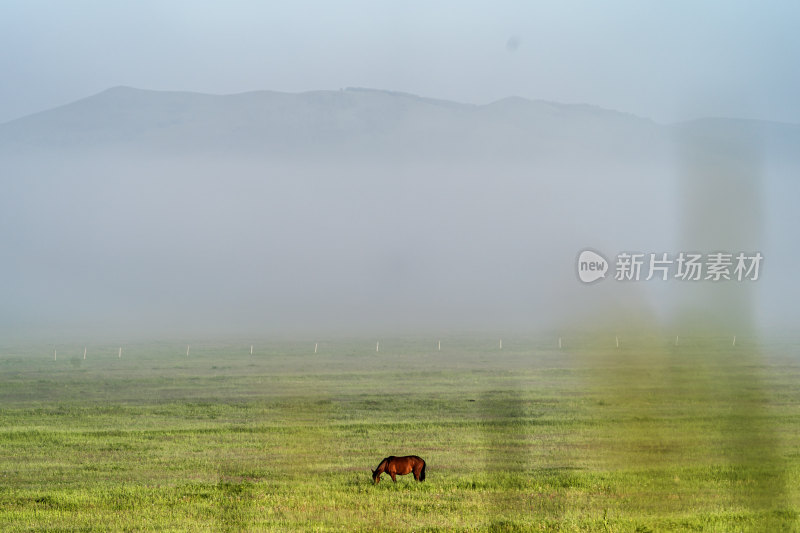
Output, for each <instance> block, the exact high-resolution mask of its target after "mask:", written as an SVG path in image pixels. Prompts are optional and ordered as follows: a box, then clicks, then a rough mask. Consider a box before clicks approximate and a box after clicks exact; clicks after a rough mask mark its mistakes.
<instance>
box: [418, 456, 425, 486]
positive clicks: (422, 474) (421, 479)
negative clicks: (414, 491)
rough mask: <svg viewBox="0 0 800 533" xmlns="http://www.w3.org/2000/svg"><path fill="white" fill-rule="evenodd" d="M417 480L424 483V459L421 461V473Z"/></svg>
mask: <svg viewBox="0 0 800 533" xmlns="http://www.w3.org/2000/svg"><path fill="white" fill-rule="evenodd" d="M419 480H420V481H425V459H423V460H422V472H420V473H419Z"/></svg>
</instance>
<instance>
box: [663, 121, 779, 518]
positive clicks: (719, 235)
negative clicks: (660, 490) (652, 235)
mask: <svg viewBox="0 0 800 533" xmlns="http://www.w3.org/2000/svg"><path fill="white" fill-rule="evenodd" d="M763 138H764V137H763V136H762V135H761V132H760V131H759V129H758V126H757V125H753V123H749V124H748V123H744V122H738V121H724V120H718V121H701V122H695V123H689V124H686V125H684V126H682V127H679V128H678V129H677V139H678V156H679V164H680V168H679V171H680V174H681V183H680V189H681V202H682V204H683V205H682V208H683V209H682V213H681V214H682V218H681V226H682V227H681V242H680V243H679V244H680V246H681V250H682V251H698V252H703V253H711V252H717V251H722V252H726V253H732V254H734V258H735V255H736V254H737V253H739V252H745V253H746V254H748V255H749V254H751V253H754V252H758V251H760V249H761V248H760V247H761V244H762V243H763V242H764V235H763V233H764V222H763V221H764V213H763V209H764V206H763V202H762V198H763V196H764V194H763V187H764V186H763V184H762V179H761V168H762V164H763V162H762V157H763V153H764V146H763ZM768 262H769V258H765V259H764V263H766V264H767V266H766V268H767V269H768V268H769V266H768ZM734 264H735V259H734ZM761 266H762V272H761V276H763V275H766V274H765V272H764V271H763V269H764V264H762V265H761ZM756 284H757V282H752V281H734V280H732V281H722V282H711V281H704V282H702V283H687V282H684V283H680V284H679V287H678V288H679V289H680V293H679V294H678V297H679V301H678V308H677V309H678V312H677V314H676V318H675V327H676V328H677V329H678V330H680V331H682V332H683V331H691V332H692V333H694V334H698V335H704V336H706V337H709V338H710V337H711V336H712V334H715V335H724V336H725V337H726V341H725V342H724V343H722V346H725V348H722V347H716V346H715V347H712V346H711V342H710V341H706V342H704V343H702V344H701V346H700V347H701V348H705V350H704V352H706V355H705V359H706V360H705V361H699V362H698V364H699V365H703V366H704V367H705V368H706V369H707V371H708V372H709V373H711V374H712V375H714V376H721V379H716V380H714V381H715V382H714V383H708V385H709V386H710V387H711V390H710V391H703V395H704V397H707V398H708V401H709V402H714V403H717V404H718V405H717V406H716V407H719V408H720V412H725V411H727V413H728V414H727V415H726V417H725V421H724V429H723V432H724V435H723V436H722V437H723V442H724V447H723V449H721V450H720V454H722V457H721V459H723V460H724V461H726V462H727V464H728V468H727V469H726V472H727V475H728V478H729V479H728V480H729V482H730V485H729V486H730V490H731V495H730V496H731V500H732V503H733V504H734V505H736V506H739V507H745V508H747V509H748V510H749V511H750V512H751V513H753V515H754V516H756V517H760V518H757V519H756V521H755V522H754V524H753V526H752V527H751V529H752V530H755V531H768V530H777V529H773V526H775V525H777V524H771V520H772V516H774V515H772V514H770V511H771V510H775V509H785V508H786V507H787V505H788V500H787V495H786V479H785V468H784V467H783V466H784V465H783V464H782V459H781V456H780V453H779V451H778V439H777V437H776V435H775V431H774V428H773V427H772V425H771V424H770V422H769V420H770V419H769V415H770V413H769V409H768V407H767V405H768V402H767V400H768V397H769V391H768V390H766V385H765V384H764V383H763V381H762V376H761V375H760V374H759V369H760V368H762V367H763V365H764V364H765V361H764V360H763V357H764V355H763V354H764V353H765V351H764V350H762V349H761V348H760V346H759V334H758V331H757V327H756V324H755V321H754V315H755V312H754V310H755V305H756V301H755V297H756V289H757V286H756ZM733 335H737V336H738V338H739V339H744V338H748V339H751V343H750V344H748V345H747V346H741V343H739V344H738V345H737V346H732V345H731V342H730V339H731V337H732V336H733ZM720 342H721V341H720ZM716 344H718V343H716ZM736 369H739V371H736ZM698 392H699V391H695V393H698ZM725 408H727V409H725Z"/></svg>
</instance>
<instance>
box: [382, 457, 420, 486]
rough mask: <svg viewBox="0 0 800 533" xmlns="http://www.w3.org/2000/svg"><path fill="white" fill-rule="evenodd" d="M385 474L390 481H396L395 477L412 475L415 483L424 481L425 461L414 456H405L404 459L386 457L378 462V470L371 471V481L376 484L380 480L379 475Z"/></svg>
mask: <svg viewBox="0 0 800 533" xmlns="http://www.w3.org/2000/svg"><path fill="white" fill-rule="evenodd" d="M384 472H386V473H387V474H389V475H390V476H392V481H395V482H396V481H397V478H396V477H395V476H397V475H401V476H405V475H406V474H410V473H412V472H413V473H414V479H416V480H417V481H425V461H423V460H422V458H421V457H417V456H416V455H406V456H405V457H395V456H394V455H392V456H389V457H387V458H386V459H384V460H383V461H381V462H380V464H379V465H378V468H376V469H375V470H373V471H372V481H373V482H375V483H378V482H379V481H380V480H381V474H383V473H384Z"/></svg>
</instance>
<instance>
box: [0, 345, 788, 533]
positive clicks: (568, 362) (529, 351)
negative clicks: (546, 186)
mask: <svg viewBox="0 0 800 533" xmlns="http://www.w3.org/2000/svg"><path fill="white" fill-rule="evenodd" d="M564 340H565V342H564V347H563V349H561V350H559V349H558V347H557V343H556V342H555V340H554V339H553V338H547V339H542V338H540V339H513V338H507V339H504V342H503V349H502V350H500V349H499V347H498V342H497V341H496V340H487V339H485V338H484V339H480V338H472V339H467V338H443V339H442V349H441V351H439V350H437V344H436V339H434V340H425V339H415V340H408V339H406V340H402V339H394V340H392V339H384V340H382V342H381V351H380V353H376V352H375V341H374V340H372V341H370V340H368V339H367V340H364V339H362V340H354V339H351V340H340V341H336V342H328V343H325V342H322V343H320V344H319V351H318V353H317V354H314V353H313V351H314V341H310V342H308V341H302V342H301V341H293V342H277V341H271V342H263V343H260V344H258V343H257V344H256V346H255V350H254V354H253V355H252V356H251V355H250V346H249V343H248V344H247V345H244V344H242V345H238V344H232V343H228V344H225V343H206V344H196V345H192V347H191V350H190V353H189V355H188V357H187V355H186V346H185V345H179V344H177V343H175V344H169V343H153V344H144V343H139V344H132V345H128V346H123V352H122V357H121V358H119V357H118V345H105V346H101V345H89V346H88V348H87V356H86V359H85V360H84V359H83V345H80V346H78V345H63V346H57V349H58V352H57V353H58V355H57V360H54V357H53V346H48V345H44V344H42V345H38V346H33V345H27V346H4V347H2V351H1V352H0V530H2V531H47V530H50V531H65V530H70V531H93V530H96V531H170V530H173V531H186V530H190V531H248V530H249V531H404V530H414V531H603V532H606V531H631V532H634V531H637V532H645V531H796V530H800V527H799V526H798V523H799V521H798V512H800V488H799V484H798V481H800V439H798V437H799V436H800V387H799V386H798V383H800V344H796V343H794V344H793V343H791V342H786V343H783V344H778V343H773V344H766V345H762V346H757V345H756V344H755V343H754V342H749V343H748V341H747V340H746V339H742V340H740V341H739V342H738V343H737V345H736V346H732V345H731V342H730V339H722V338H712V337H708V338H695V339H691V338H687V339H681V342H680V345H678V346H675V344H674V342H673V340H672V339H666V338H664V339H661V338H658V337H655V336H654V337H642V338H637V339H627V338H624V339H621V342H620V347H619V348H617V347H616V345H615V340H614V338H613V336H612V337H611V338H610V339H608V338H599V337H591V338H590V337H581V338H566V337H565V339H564ZM407 454H416V455H420V456H422V457H423V458H424V459H425V460H426V462H427V480H426V481H425V482H424V483H417V482H415V481H414V480H413V478H412V477H411V476H402V477H399V478H398V482H397V483H396V484H393V483H392V482H391V480H390V478H389V477H388V476H387V475H384V477H383V481H382V482H381V483H380V484H378V485H373V484H372V482H371V479H370V469H371V468H375V467H376V466H377V464H378V462H379V461H380V460H381V459H382V458H383V457H385V456H387V455H407Z"/></svg>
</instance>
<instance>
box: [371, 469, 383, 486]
mask: <svg viewBox="0 0 800 533" xmlns="http://www.w3.org/2000/svg"><path fill="white" fill-rule="evenodd" d="M380 480H381V475H380V474H379V473H378V471H377V470H372V482H373V483H379V482H380Z"/></svg>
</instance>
